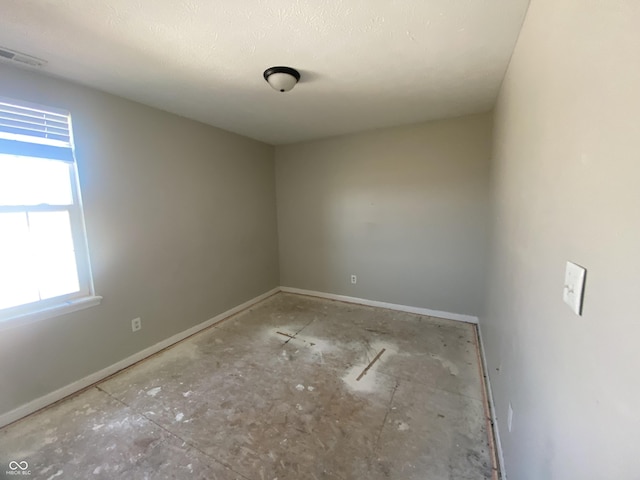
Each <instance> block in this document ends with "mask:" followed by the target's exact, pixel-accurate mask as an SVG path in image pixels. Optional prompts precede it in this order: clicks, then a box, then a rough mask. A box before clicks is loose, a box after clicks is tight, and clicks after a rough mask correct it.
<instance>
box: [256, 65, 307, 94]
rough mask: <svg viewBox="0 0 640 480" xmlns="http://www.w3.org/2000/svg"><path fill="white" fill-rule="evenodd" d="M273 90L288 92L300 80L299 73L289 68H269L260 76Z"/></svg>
mask: <svg viewBox="0 0 640 480" xmlns="http://www.w3.org/2000/svg"><path fill="white" fill-rule="evenodd" d="M262 75H263V76H264V79H265V80H266V81H267V83H268V84H269V85H271V87H273V89H274V90H277V91H279V92H288V91H289V90H291V89H292V88H293V87H295V86H296V83H298V80H300V73H299V72H298V71H297V70H295V69H293V68H291V67H271V68H267V69H266V70H265V71H264V73H263V74H262Z"/></svg>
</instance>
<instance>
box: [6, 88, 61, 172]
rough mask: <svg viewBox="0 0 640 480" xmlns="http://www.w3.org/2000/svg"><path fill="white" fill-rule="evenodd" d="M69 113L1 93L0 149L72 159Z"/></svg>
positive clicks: (43, 156) (9, 152) (28, 154)
mask: <svg viewBox="0 0 640 480" xmlns="http://www.w3.org/2000/svg"><path fill="white" fill-rule="evenodd" d="M72 148H73V143H72V138H71V125H70V120H69V113H68V112H64V111H62V110H57V109H54V108H46V109H44V107H40V106H36V105H33V104H29V103H26V102H20V103H17V102H15V101H12V100H9V99H4V98H1V97H0V153H4V154H8V155H24V156H29V157H39V158H48V159H52V160H64V161H66V162H73V151H72Z"/></svg>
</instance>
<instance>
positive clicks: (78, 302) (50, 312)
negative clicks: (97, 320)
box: [0, 295, 102, 330]
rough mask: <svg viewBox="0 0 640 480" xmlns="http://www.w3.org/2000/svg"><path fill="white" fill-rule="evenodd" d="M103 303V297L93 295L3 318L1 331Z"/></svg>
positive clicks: (0, 324) (0, 321) (0, 325)
mask: <svg viewBox="0 0 640 480" xmlns="http://www.w3.org/2000/svg"><path fill="white" fill-rule="evenodd" d="M101 301H102V297H99V296H96V295H91V296H88V297H82V298H76V299H74V300H67V301H66V302H62V303H60V304H58V305H54V306H51V307H47V308H43V309H41V310H35V311H33V312H29V313H23V314H21V315H16V316H14V317H8V318H3V319H0V330H2V329H5V328H11V327H16V326H19V325H25V324H27V323H32V322H38V321H40V320H46V319H47V318H53V317H59V316H60V315H66V314H67V313H71V312H77V311H79V310H84V309H85V308H91V307H95V306H96V305H100V302H101Z"/></svg>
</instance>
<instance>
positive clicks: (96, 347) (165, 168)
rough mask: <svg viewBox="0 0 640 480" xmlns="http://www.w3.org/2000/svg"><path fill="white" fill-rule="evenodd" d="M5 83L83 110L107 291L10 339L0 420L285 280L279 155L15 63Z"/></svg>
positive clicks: (23, 93)
mask: <svg viewBox="0 0 640 480" xmlns="http://www.w3.org/2000/svg"><path fill="white" fill-rule="evenodd" d="M0 86H1V88H0V90H1V94H2V95H3V96H8V97H14V98H19V99H24V100H28V101H32V102H36V103H41V104H45V105H51V106H56V107H61V108H65V109H68V110H69V111H71V113H72V119H73V127H74V133H75V140H76V147H77V160H78V168H79V175H80V182H81V188H82V194H83V199H84V207H85V216H86V223H87V235H88V240H89V249H90V254H91V262H92V266H93V271H94V279H95V287H96V293H97V294H98V295H102V296H103V297H104V300H103V302H102V305H100V306H98V307H94V308H91V309H88V310H83V311H80V312H76V313H73V314H69V315H66V316H62V317H57V318H54V319H49V320H44V321H40V322H37V323H32V324H29V325H25V326H22V327H17V328H12V329H9V330H2V331H0V365H1V366H2V368H0V414H2V413H5V412H7V411H9V410H11V409H13V408H15V407H17V406H19V405H21V404H24V403H26V402H28V401H30V400H33V399H35V398H37V397H39V396H42V395H44V394H46V393H49V392H51V391H53V390H55V389H57V388H59V387H62V386H64V385H66V384H68V383H70V382H72V381H74V380H78V379H80V378H82V377H84V376H86V375H88V374H90V373H93V372H95V371H98V370H100V369H102V368H104V367H106V366H109V365H111V364H113V363H115V362H117V361H118V360H121V359H123V358H126V357H127V356H129V355H131V354H133V353H135V352H138V351H140V350H142V349H144V348H145V347H148V346H150V345H152V344H155V343H157V342H159V341H161V340H163V339H165V338H168V337H170V336H171V335H173V334H175V333H178V332H181V331H183V330H186V329H187V328H189V327H191V326H194V325H196V324H198V323H200V322H203V321H205V320H207V319H209V318H211V317H213V316H215V315H216V314H218V313H221V312H223V311H225V310H227V309H229V308H231V307H234V306H236V305H238V304H240V303H242V302H244V301H246V300H248V299H250V298H253V297H255V296H257V295H259V294H262V293H264V292H266V291H268V290H270V289H272V288H274V287H276V286H277V285H278V275H279V274H278V258H277V235H276V212H275V185H274V183H275V182H274V163H273V147H271V146H268V145H265V144H262V143H259V142H256V141H253V140H249V139H246V138H243V137H240V136H238V135H235V134H231V133H227V132H224V131H221V130H218V129H216V128H213V127H209V126H206V125H203V124H200V123H197V122H194V121H190V120H186V119H184V118H180V117H177V116H175V115H171V114H168V113H164V112H161V111H159V110H155V109H152V108H149V107H145V106H142V105H139V104H136V103H133V102H129V101H126V100H123V99H121V98H117V97H114V96H111V95H107V94H104V93H100V92H98V91H95V90H91V89H88V88H84V87H81V86H77V85H74V84H71V83H68V82H64V81H61V80H56V79H53V78H49V77H44V76H40V75H34V74H32V73H30V72H26V71H22V70H17V69H13V68H8V67H5V66H0ZM138 316H140V317H142V322H143V328H142V330H141V331H140V332H137V333H135V334H133V333H132V332H131V319H133V318H135V317H138Z"/></svg>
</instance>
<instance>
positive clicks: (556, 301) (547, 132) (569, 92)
mask: <svg viewBox="0 0 640 480" xmlns="http://www.w3.org/2000/svg"><path fill="white" fill-rule="evenodd" d="M638 25H640V3H639V2H637V0H612V1H606V2H584V1H581V0H564V1H562V2H557V1H554V0H532V2H531V6H530V8H529V12H528V15H527V18H526V20H525V23H524V27H523V30H522V33H521V35H520V39H519V42H518V44H517V47H516V49H515V53H514V56H513V59H512V61H511V65H510V67H509V69H508V73H507V75H506V78H505V81H504V84H503V86H502V90H501V93H500V96H499V100H498V104H497V107H496V111H495V134H494V162H493V166H492V172H493V173H492V185H493V192H494V207H495V210H494V214H493V222H492V223H493V238H494V249H493V254H492V262H491V264H492V273H491V277H490V282H489V285H490V289H489V290H490V293H489V301H488V302H487V305H488V309H487V311H486V313H485V314H483V315H481V318H480V326H481V330H482V333H483V337H484V340H485V347H486V353H487V357H488V365H489V374H490V378H491V383H492V386H493V394H494V398H495V402H496V407H497V416H498V425H499V430H500V436H501V440H502V446H503V452H504V458H505V463H506V472H507V476H508V478H509V480H540V479H545V480H553V479H557V480H567V479H581V480H602V479H636V478H639V475H640V473H639V472H640V456H639V455H638V452H639V449H640V409H639V408H638V405H639V404H640V382H639V381H638V372H639V371H640V353H638V352H639V351H640V350H639V349H638V339H639V338H640V295H639V294H638V293H639V292H640V255H639V253H638V252H639V251H640V250H639V246H640V223H639V222H638V215H639V212H640V188H639V187H638V179H640V161H639V159H640V88H639V87H638V86H639V85H640V62H638V59H639V58H640V34H639V30H638ZM568 260H569V261H572V262H576V263H578V264H581V265H583V266H584V267H586V268H587V271H588V272H587V281H586V291H585V300H584V314H583V316H582V317H578V316H576V315H574V314H573V313H572V312H571V311H570V310H569V308H568V307H567V306H566V305H565V304H564V303H563V302H562V291H563V285H564V284H563V277H564V269H565V262H566V261H568ZM500 365H501V366H502V367H501V368H500V370H499V371H497V370H496V369H497V368H499V367H500ZM510 402H511V404H512V405H513V410H514V416H513V424H512V431H511V432H509V431H508V428H507V411H508V406H509V403H510Z"/></svg>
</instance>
